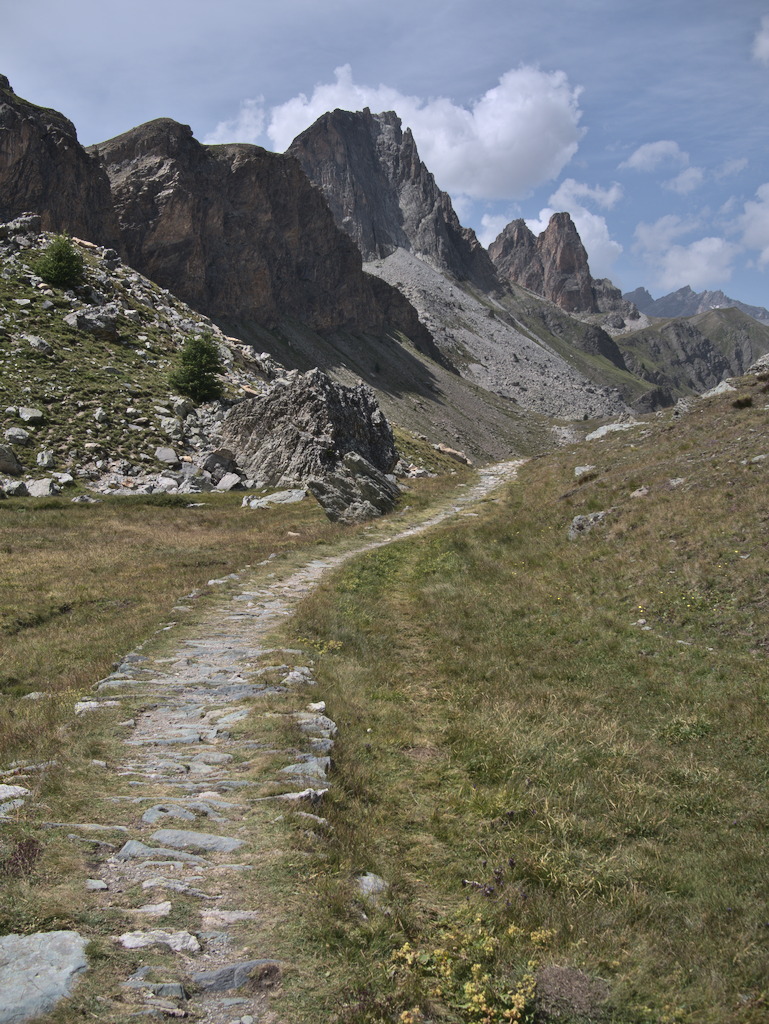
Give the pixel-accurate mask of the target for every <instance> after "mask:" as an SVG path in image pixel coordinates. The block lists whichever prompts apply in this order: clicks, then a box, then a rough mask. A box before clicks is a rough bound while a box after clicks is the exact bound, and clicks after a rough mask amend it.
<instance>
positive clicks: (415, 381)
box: [216, 318, 446, 404]
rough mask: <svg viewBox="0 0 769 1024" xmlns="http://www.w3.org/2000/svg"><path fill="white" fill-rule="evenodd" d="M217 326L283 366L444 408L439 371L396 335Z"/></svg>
mask: <svg viewBox="0 0 769 1024" xmlns="http://www.w3.org/2000/svg"><path fill="white" fill-rule="evenodd" d="M216 322H217V323H218V324H219V326H220V327H221V328H222V330H223V331H225V332H226V333H227V334H232V335H234V336H235V337H237V338H239V339H240V340H241V341H243V342H245V343H246V344H248V345H252V346H253V347H254V349H255V350H256V351H257V352H262V351H264V352H269V353H270V355H272V356H274V357H275V358H276V359H278V360H279V361H280V362H282V363H283V364H284V365H285V366H287V367H289V368H293V367H296V368H297V369H299V370H302V371H305V370H309V369H312V367H314V366H318V367H320V369H321V370H324V371H325V372H326V373H329V374H330V375H331V376H333V377H336V378H338V379H339V380H343V381H346V382H348V381H350V380H351V379H360V380H362V381H363V382H364V383H365V384H368V385H369V386H370V387H372V388H373V389H374V390H375V391H378V392H381V393H384V394H387V395H389V396H390V397H392V398H401V399H403V398H407V397H409V396H410V395H413V396H419V397H421V398H427V399H429V400H430V401H432V402H438V403H440V404H442V397H441V396H442V390H441V387H440V381H439V378H438V374H440V375H441V376H443V375H444V374H445V373H446V368H441V367H440V366H438V365H437V364H436V363H434V362H433V360H431V359H430V358H429V357H428V356H425V355H424V354H422V353H419V352H418V351H417V349H416V348H414V347H412V346H411V345H410V343H408V342H403V341H401V340H400V338H399V336H398V335H397V334H395V333H391V334H386V335H380V336H374V335H371V334H362V333H361V334H359V333H353V332H347V331H334V332H329V333H325V332H324V333H321V332H317V331H313V330H312V329H311V328H309V327H308V326H307V325H306V324H302V323H298V322H295V321H290V320H283V321H281V324H280V326H279V327H278V328H275V329H273V330H268V329H267V328H264V327H261V326H260V325H258V324H256V323H253V322H251V323H249V322H248V321H244V320H242V319H232V320H231V319H225V318H217V321H216Z"/></svg>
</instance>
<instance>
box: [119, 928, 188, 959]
mask: <svg viewBox="0 0 769 1024" xmlns="http://www.w3.org/2000/svg"><path fill="white" fill-rule="evenodd" d="M117 942H119V943H120V945H121V946H122V947H123V948H124V949H145V948H147V947H148V946H168V948H169V949H172V950H173V951H174V952H175V953H182V952H187V953H197V952H199V950H200V943H199V942H198V940H197V939H196V938H195V936H194V935H190V933H189V932H164V931H162V930H161V929H160V928H157V929H153V930H152V931H149V932H124V933H123V934H122V935H118V937H117Z"/></svg>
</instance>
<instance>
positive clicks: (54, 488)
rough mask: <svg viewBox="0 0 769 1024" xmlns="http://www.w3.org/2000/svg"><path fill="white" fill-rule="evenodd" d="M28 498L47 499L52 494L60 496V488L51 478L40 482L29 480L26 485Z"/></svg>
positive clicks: (45, 478)
mask: <svg viewBox="0 0 769 1024" xmlns="http://www.w3.org/2000/svg"><path fill="white" fill-rule="evenodd" d="M27 491H28V492H29V496H30V498H49V497H50V496H51V495H52V494H61V488H60V487H59V485H58V484H57V483H56V481H55V480H52V479H51V477H44V478H43V479H42V480H30V482H29V483H28V484H27Z"/></svg>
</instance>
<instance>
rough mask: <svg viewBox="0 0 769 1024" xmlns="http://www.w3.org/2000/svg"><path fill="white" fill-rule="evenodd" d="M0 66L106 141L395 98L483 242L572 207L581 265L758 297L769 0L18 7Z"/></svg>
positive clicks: (78, 2) (161, 1)
mask: <svg viewBox="0 0 769 1024" xmlns="http://www.w3.org/2000/svg"><path fill="white" fill-rule="evenodd" d="M3 7H4V8H5V9H4V10H3V15H2V25H3V29H2V35H1V36H0V72H2V73H4V74H6V75H7V76H8V77H9V79H10V81H11V84H12V86H13V87H14V89H15V90H16V92H17V93H18V94H19V95H20V96H23V97H25V98H26V99H28V100H31V101H32V102H34V103H38V104H41V105H44V106H51V107H55V108H56V109H58V110H60V111H62V112H63V113H64V114H66V115H67V116H68V117H69V118H71V120H72V121H74V123H75V125H76V127H77V129H78V134H79V137H80V140H81V141H82V142H83V143H85V144H89V143H92V142H99V141H103V140H104V139H107V138H110V137H112V136H114V135H117V134H119V133H120V132H123V131H126V130H127V129H128V128H131V127H133V126H134V125H136V124H140V123H142V122H143V121H148V120H151V119H152V118H154V117H161V116H166V117H173V118H175V119H176V120H178V121H182V122H184V123H186V124H190V125H191V126H192V128H193V130H194V132H195V135H196V137H197V138H198V139H200V140H201V141H209V142H216V141H243V142H255V143H258V144H259V145H263V146H266V147H267V148H270V149H278V150H282V149H283V148H285V146H286V145H287V144H288V142H290V140H291V138H293V136H294V135H296V134H297V133H298V132H299V131H301V130H303V129H304V128H305V127H307V125H309V124H310V123H311V122H312V121H313V120H314V119H315V118H316V117H317V116H319V115H320V114H321V113H322V112H323V111H324V110H326V109H329V108H332V107H335V106H339V107H344V108H347V109H360V108H361V107H363V106H366V105H367V106H370V107H371V108H372V109H374V110H381V109H395V110H396V111H397V112H398V113H399V114H400V115H401V117H402V118H403V120H404V122H406V123H408V124H410V125H411V127H412V129H413V131H414V135H415V138H416V140H417V145H418V147H419V150H420V154H421V156H422V158H423V159H424V160H425V162H426V163H427V165H428V167H429V168H430V170H432V171H433V173H434V174H435V177H436V179H437V181H438V184H439V185H440V186H441V187H442V188H444V189H446V191H448V192H449V193H450V194H451V196H452V199H453V200H454V203H455V206H456V208H457V211H458V213H459V215H460V219H461V220H462V222H463V223H464V224H467V225H469V226H471V227H473V228H475V230H476V231H477V232H478V234H479V235H480V236H481V238H482V240H483V241H485V242H488V241H490V240H491V239H492V238H493V237H494V236H495V234H496V232H497V231H498V230H499V229H500V228H501V227H502V226H503V225H504V224H505V223H506V222H507V221H508V220H511V219H513V218H515V217H525V218H526V219H527V221H529V223H530V224H531V226H532V227H533V228H535V230H536V229H541V228H542V227H543V226H544V225H545V224H546V222H547V219H548V216H549V211H554V210H563V209H566V210H569V212H570V213H571V214H572V216H573V217H574V219H575V221H576V222H577V226H578V228H579V230H580V233H581V235H582V237H583V241H584V242H585V244H586V246H587V249H588V254H589V256H590V263H591V270H592V271H593V274H594V275H595V276H608V277H611V278H612V280H613V281H614V282H615V283H616V284H617V285H619V286H620V287H621V288H623V290H628V289H631V288H634V287H636V286H638V285H641V284H642V285H645V286H646V287H647V288H649V290H650V291H651V292H652V294H653V295H654V296H655V297H656V296H659V295H662V294H664V293H666V292H668V291H671V290H673V289H675V288H678V287H681V286H682V285H684V284H691V286H692V287H693V288H695V290H702V289H703V288H719V287H720V288H723V289H724V291H726V292H727V294H729V295H732V296H733V297H734V298H738V299H742V300H743V301H745V302H751V303H755V304H757V305H763V306H768V307H769V159H767V157H768V156H769V144H768V143H769V0H729V3H728V4H727V3H726V0H665V2H661V0H613V2H611V0H539V3H538V4H537V5H534V4H532V3H531V0H527V2H525V3H523V2H519V0H443V2H435V0H387V2H379V0H377V2H371V0H281V2H278V3H276V2H274V0H272V2H269V3H266V2H263V0H251V2H246V0H218V2H217V3H212V2H211V0H205V2H201V0H185V2H181V0H154V2H150V0H133V2H132V3H130V4H120V5H111V4H105V3H104V2H103V0H101V2H96V0H69V2H67V3H62V2H61V0H30V2H29V3H27V4H24V5H22V4H16V5H14V6H13V7H11V6H10V4H9V2H8V0H6V3H4V4H3Z"/></svg>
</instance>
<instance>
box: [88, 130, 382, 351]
mask: <svg viewBox="0 0 769 1024" xmlns="http://www.w3.org/2000/svg"><path fill="white" fill-rule="evenodd" d="M92 152H94V153H95V154H97V155H98V156H99V158H100V159H101V160H102V161H103V163H104V166H105V167H106V169H107V173H108V174H109V177H110V181H111V184H112V191H113V196H114V201H115V205H116V208H117V210H118V215H119V218H120V227H121V230H122V235H123V240H124V244H125V247H126V250H127V254H128V259H129V261H130V262H131V263H132V264H133V265H134V266H135V267H137V269H139V270H141V271H142V273H145V274H147V276H149V277H151V278H152V279H153V280H155V281H158V282H159V283H160V284H162V285H164V286H165V287H167V288H169V289H171V290H172V291H173V292H174V293H175V294H177V295H179V296H180V297H181V298H183V299H184V300H185V301H186V302H188V303H190V305H193V306H195V307H196V308H198V309H201V310H203V311H204V312H206V313H208V314H209V315H211V316H222V315H226V316H228V317H230V318H237V317H251V318H253V319H254V320H255V321H257V322H258V323H260V324H262V325H264V326H268V327H270V326H274V325H276V324H277V323H278V321H279V320H280V318H281V317H283V316H291V317H292V318H294V319H296V320H299V321H302V322H304V323H306V324H308V325H310V326H311V327H313V328H314V329H317V330H330V329H337V328H348V329H352V330H362V331H366V330H370V331H375V332H379V331H381V330H383V329H384V328H385V317H384V315H383V313H382V310H381V307H380V304H379V303H378V302H377V301H376V298H375V294H374V289H373V288H372V285H371V282H370V281H369V279H368V276H367V275H365V274H364V273H363V271H362V268H361V260H360V255H359V253H358V251H357V249H356V248H355V246H354V245H353V244H352V243H351V241H350V239H349V238H348V237H347V236H346V235H345V234H343V233H342V232H340V231H338V230H337V228H336V226H335V225H334V222H333V219H332V217H331V215H330V213H329V211H328V209H327V208H326V205H325V203H324V202H323V199H322V197H321V196H320V195H319V194H318V192H317V191H316V190H315V189H313V188H312V187H311V185H310V183H309V182H308V181H307V179H306V177H305V176H304V174H303V173H302V171H301V168H300V167H299V165H298V164H297V163H296V161H295V160H293V159H292V158H291V157H287V156H282V155H280V154H276V153H268V152H267V151H265V150H263V149H261V148H259V147H258V146H250V145H226V146H203V145H201V144H200V143H199V142H197V141H196V140H195V139H194V138H193V136H192V131H191V130H190V128H188V127H187V126H186V125H181V124H178V123H177V122H176V121H172V120H168V119H160V120H157V121H151V122H149V123H148V124H145V125H141V126H140V127H138V128H134V129H132V130H131V131H129V132H126V133H125V134H124V135H120V136H118V137H117V138H115V139H111V140H110V141H108V142H104V143H100V144H99V145H98V146H94V147H92Z"/></svg>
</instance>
